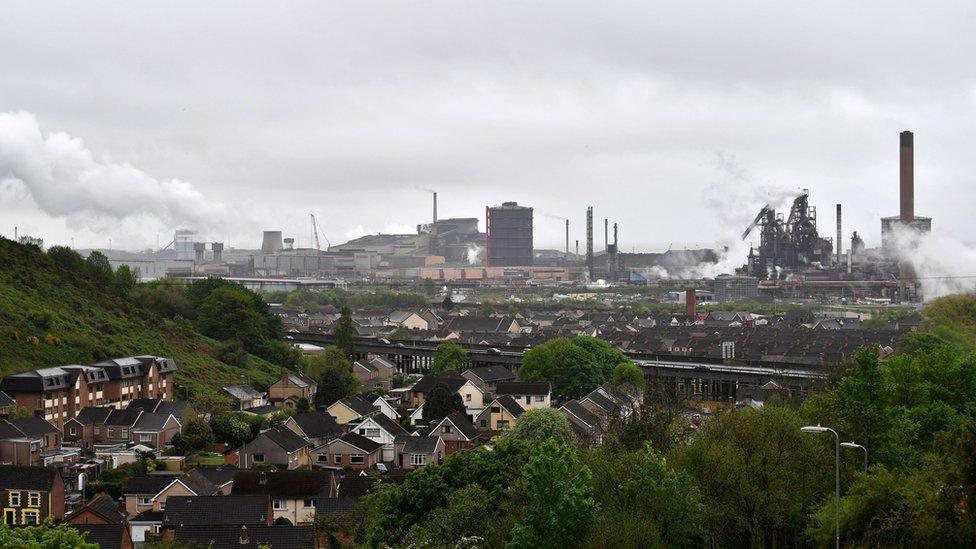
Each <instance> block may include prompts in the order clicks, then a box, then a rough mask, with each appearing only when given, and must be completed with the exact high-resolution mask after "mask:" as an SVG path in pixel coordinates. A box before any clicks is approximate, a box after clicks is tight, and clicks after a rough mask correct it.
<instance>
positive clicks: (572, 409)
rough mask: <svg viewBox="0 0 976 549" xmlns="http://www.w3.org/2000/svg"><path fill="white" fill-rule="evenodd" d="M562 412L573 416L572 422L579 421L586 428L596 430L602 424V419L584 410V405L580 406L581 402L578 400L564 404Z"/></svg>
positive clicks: (561, 408)
mask: <svg viewBox="0 0 976 549" xmlns="http://www.w3.org/2000/svg"><path fill="white" fill-rule="evenodd" d="M560 410H562V411H563V412H565V413H568V414H569V415H571V416H572V417H571V418H570V419H571V420H575V421H578V422H580V423H582V424H583V425H585V426H586V427H589V428H594V427H596V426H598V425H599V424H600V418H599V417H597V416H596V414H594V413H593V412H591V411H589V410H587V409H586V408H584V407H583V405H582V404H580V402H579V401H578V400H576V399H573V400H569V401H566V402H565V403H563V405H562V407H560Z"/></svg>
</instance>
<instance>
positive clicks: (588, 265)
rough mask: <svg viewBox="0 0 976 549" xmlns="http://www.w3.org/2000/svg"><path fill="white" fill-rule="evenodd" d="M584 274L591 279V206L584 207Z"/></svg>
mask: <svg viewBox="0 0 976 549" xmlns="http://www.w3.org/2000/svg"><path fill="white" fill-rule="evenodd" d="M586 274H587V276H589V277H590V282H592V281H593V280H594V279H593V206H589V207H587V208H586Z"/></svg>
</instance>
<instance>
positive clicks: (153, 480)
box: [122, 476, 173, 495]
mask: <svg viewBox="0 0 976 549" xmlns="http://www.w3.org/2000/svg"><path fill="white" fill-rule="evenodd" d="M172 482H173V479H172V478H171V477H163V476H150V477H130V478H128V479H126V481H125V487H124V488H123V489H122V493H123V494H152V495H156V494H158V493H160V492H162V491H163V489H164V488H166V487H167V486H169V485H170V483H172Z"/></svg>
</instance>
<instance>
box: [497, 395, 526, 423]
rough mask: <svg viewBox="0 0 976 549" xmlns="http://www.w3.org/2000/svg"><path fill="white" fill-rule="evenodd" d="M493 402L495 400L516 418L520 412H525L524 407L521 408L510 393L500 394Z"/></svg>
mask: <svg viewBox="0 0 976 549" xmlns="http://www.w3.org/2000/svg"><path fill="white" fill-rule="evenodd" d="M495 402H497V403H498V404H499V405H501V406H502V407H503V408H505V409H506V410H508V413H510V414H512V415H513V416H515V417H516V418H517V417H519V416H521V415H522V413H524V412H525V408H523V407H522V405H521V404H519V403H518V402H515V399H514V398H512V395H502V396H500V397H498V398H496V399H495Z"/></svg>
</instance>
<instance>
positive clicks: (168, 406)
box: [125, 398, 196, 423]
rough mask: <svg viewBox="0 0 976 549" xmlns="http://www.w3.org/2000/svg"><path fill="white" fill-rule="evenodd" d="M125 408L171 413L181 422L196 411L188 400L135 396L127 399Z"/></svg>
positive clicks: (146, 411)
mask: <svg viewBox="0 0 976 549" xmlns="http://www.w3.org/2000/svg"><path fill="white" fill-rule="evenodd" d="M125 409H126V410H142V411H143V412H145V413H147V414H150V413H151V414H173V416H174V417H176V419H178V420H180V423H183V422H184V420H186V419H188V418H190V417H191V416H196V412H195V411H194V410H193V407H192V406H190V403H189V402H186V401H185V400H163V399H161V398H137V399H135V400H132V401H129V404H128V406H126V407H125Z"/></svg>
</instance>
